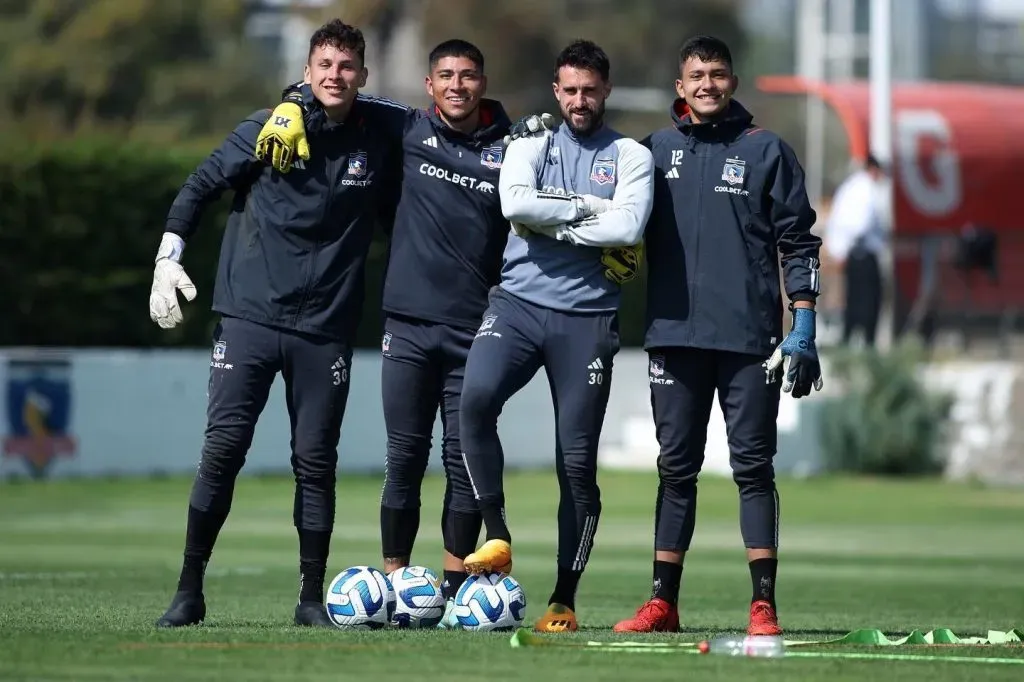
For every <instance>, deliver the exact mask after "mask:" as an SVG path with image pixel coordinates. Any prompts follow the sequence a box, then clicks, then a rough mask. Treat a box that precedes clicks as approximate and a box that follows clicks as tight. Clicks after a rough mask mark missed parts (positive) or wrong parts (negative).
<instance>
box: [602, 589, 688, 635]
mask: <svg viewBox="0 0 1024 682" xmlns="http://www.w3.org/2000/svg"><path fill="white" fill-rule="evenodd" d="M612 630H614V631H615V632H678V631H679V609H678V608H676V605H675V604H669V603H668V602H667V601H665V600H664V599H659V598H657V597H655V598H653V599H651V600H650V601H648V602H647V603H645V604H644V605H643V606H641V607H640V608H639V609H637V611H636V615H635V616H633V617H632V618H629V619H627V620H623V621H619V622H618V623H616V624H615V627H614V628H612Z"/></svg>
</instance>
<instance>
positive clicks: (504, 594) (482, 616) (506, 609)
mask: <svg viewBox="0 0 1024 682" xmlns="http://www.w3.org/2000/svg"><path fill="white" fill-rule="evenodd" d="M525 612H526V594H524V593H523V588H522V587H521V586H520V585H519V582H518V581H516V579H515V578H513V577H512V576H510V575H505V574H504V573H487V574H481V575H471V576H469V577H468V578H467V579H466V582H464V583H462V587H460V588H459V591H458V592H457V593H456V595H455V617H456V618H457V619H458V621H459V624H460V625H462V627H463V628H464V629H466V630H476V631H478V632H487V631H492V630H512V629H514V628H516V627H518V626H519V625H520V624H521V623H522V622H523V617H524V616H525V615H526V614H525Z"/></svg>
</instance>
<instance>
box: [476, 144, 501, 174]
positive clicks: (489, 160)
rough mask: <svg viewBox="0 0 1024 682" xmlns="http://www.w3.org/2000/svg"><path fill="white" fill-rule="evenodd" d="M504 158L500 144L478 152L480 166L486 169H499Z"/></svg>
mask: <svg viewBox="0 0 1024 682" xmlns="http://www.w3.org/2000/svg"><path fill="white" fill-rule="evenodd" d="M504 157H505V152H504V150H503V149H502V146H501V145H500V144H496V145H491V146H490V147H484V150H483V151H482V152H480V165H482V166H486V167H487V168H501V161H502V159H503V158H504Z"/></svg>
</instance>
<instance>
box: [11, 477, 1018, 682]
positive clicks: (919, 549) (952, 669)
mask: <svg viewBox="0 0 1024 682" xmlns="http://www.w3.org/2000/svg"><path fill="white" fill-rule="evenodd" d="M601 483H602V489H603V496H602V497H603V502H604V516H603V519H602V522H601V527H600V529H599V530H598V534H597V545H596V547H595V549H594V552H593V555H592V560H591V564H590V568H589V570H588V572H587V575H586V576H585V577H584V579H583V583H582V585H581V588H580V593H579V597H578V607H579V615H580V617H581V621H582V624H583V626H584V628H585V631H584V632H582V633H580V634H579V635H578V637H583V638H588V639H613V638H617V636H616V635H613V634H612V633H611V632H610V628H611V625H612V624H613V623H615V621H617V620H618V619H620V618H622V617H625V616H628V615H630V614H631V613H632V611H633V610H634V609H635V608H636V606H637V605H638V604H639V603H640V602H641V601H642V600H643V599H644V598H645V597H646V596H647V593H648V591H649V582H650V550H651V547H650V543H651V540H652V524H651V514H652V506H653V504H652V503H653V493H654V486H655V481H654V478H653V476H652V475H643V474H609V473H605V474H603V475H602V478H601ZM189 484H190V481H188V480H185V479H171V480H154V481H131V482H118V481H106V482H52V483H41V484H36V483H23V484H6V485H4V484H0V679H4V680H17V679H32V680H72V679H74V680H129V679H130V680H143V679H146V680H149V679H167V680H218V682H224V681H226V680H235V679H238V680H292V679H294V680H313V679H323V680H339V679H374V678H385V679H391V680H394V679H402V678H408V679H414V680H427V679H439V680H440V679H447V680H452V679H459V678H461V679H482V678H485V677H486V678H487V679H493V680H520V679H522V680H531V681H532V682H540V681H541V680H548V679H549V680H552V681H553V680H570V679H573V680H575V679H580V680H586V682H596V681H598V680H616V681H622V680H634V679H651V680H655V679H666V680H668V679H670V680H680V679H722V680H726V679H729V680H735V679H743V676H744V675H746V676H748V677H749V679H755V677H756V679H757V680H779V681H783V680H785V681H786V682H792V681H794V680H796V681H800V680H822V679H828V680H829V681H830V682H834V681H835V680H847V679H849V680H864V679H879V680H882V679H885V680H918V679H927V680H929V682H943V681H945V680H961V679H971V680H996V679H1005V680H1011V679H1016V680H1019V679H1024V677H1022V676H1024V666H1001V667H1000V666H993V665H965V664H958V663H939V662H936V663H930V662H929V663H920V662H883V661H872V660H867V661H862V660H843V661H834V660H818V659H813V660H812V659H799V658H789V659H782V660H770V661H766V660H750V659H744V660H736V659H724V658H720V657H699V656H685V655H659V654H650V655H644V654H630V655H615V654H605V653H598V652H593V651H574V650H555V651H551V650H534V649H525V650H524V649H517V650H513V649H512V648H510V647H509V645H508V635H507V634H473V633H448V632H436V631H426V632H412V633H410V632H393V631H381V632H370V633H348V632H341V631H321V632H310V631H307V630H300V629H298V628H295V627H293V626H290V625H289V622H290V617H291V611H292V607H293V605H294V598H295V594H296V589H297V586H296V558H295V557H296V544H297V543H296V539H295V535H294V530H293V529H292V528H291V507H292V493H291V483H290V482H289V481H287V480H284V479H269V478H268V479H256V478H245V479H243V480H241V481H240V482H239V485H238V488H237V491H236V496H235V504H234V510H233V513H232V516H231V518H230V519H229V520H228V523H227V526H226V527H225V529H224V532H223V533H222V535H221V542H220V545H219V546H218V548H217V552H216V554H215V556H214V561H213V562H212V563H211V566H210V572H209V576H208V580H207V590H206V594H207V603H208V607H209V608H208V620H207V623H206V625H204V626H202V627H200V628H191V629H188V630H186V631H175V632H165V631H156V630H154V629H153V628H152V626H151V623H152V621H153V620H154V619H155V618H156V617H157V616H158V615H159V614H160V613H161V611H162V610H163V608H164V607H165V606H166V605H167V602H168V600H169V598H170V596H171V593H172V592H173V589H174V583H175V580H176V578H177V570H178V566H179V561H180V555H181V542H182V535H183V522H184V517H185V503H186V499H187V495H188V489H189ZM441 489H442V482H441V481H440V480H439V479H438V478H431V479H429V480H428V482H427V484H426V486H425V490H424V500H425V501H426V502H425V505H424V508H423V520H424V521H423V528H422V529H421V531H420V542H419V545H418V548H417V554H416V556H415V557H414V559H415V560H416V562H417V563H423V564H426V565H429V566H432V567H433V568H435V570H437V569H439V568H440V566H439V562H438V558H439V553H440V542H439V539H438V531H437V520H438V517H439V515H440V514H439V512H440V510H439V500H440V498H441ZM700 490H701V492H700V506H699V510H700V511H699V516H698V521H697V535H696V538H695V541H694V547H693V549H694V551H693V552H692V554H691V556H690V559H689V561H688V563H687V568H686V574H685V576H684V585H683V621H684V630H685V632H684V633H683V634H682V635H675V636H674V637H683V638H688V639H690V640H694V639H697V638H699V637H703V636H706V635H711V634H715V633H722V632H738V631H740V630H741V629H742V628H743V627H744V626H745V621H746V615H747V613H746V612H747V605H748V603H749V593H750V584H749V582H750V581H749V577H748V574H747V572H746V566H745V562H744V558H743V550H742V546H741V543H740V537H739V530H738V526H737V501H736V491H735V487H734V486H733V484H732V483H731V482H730V481H728V480H720V479H707V480H705V481H702V483H701V489H700ZM780 493H781V496H782V511H783V513H782V526H781V533H782V543H783V546H782V552H783V558H782V563H781V568H780V579H779V586H778V599H779V602H780V611H781V618H782V624H783V626H784V627H785V628H786V629H787V635H788V636H790V637H792V638H806V639H811V638H822V637H823V636H838V635H840V634H844V633H846V632H847V631H849V630H852V629H855V628H859V627H878V628H881V629H883V630H885V631H886V632H889V633H906V632H909V631H910V630H912V629H914V628H919V629H922V630H930V629H933V628H937V627H949V628H952V629H953V631H954V632H956V633H957V634H958V635H961V636H968V635H982V634H985V631H986V630H987V629H989V628H992V629H998V630H1009V629H1010V628H1013V627H1018V628H1020V627H1022V626H1024V593H1022V591H1021V584H1022V579H1021V576H1022V575H1024V574H1022V572H1021V566H1022V565H1024V541H1022V532H1024V531H1022V530H1021V529H1022V528H1024V491H1019V490H1017V491H1015V490H1009V489H983V488H978V487H969V486H953V485H948V484H942V483H937V482H933V483H904V482H886V481H872V480H833V479H825V480H808V481H782V482H780ZM379 496H380V481H379V480H378V479H376V478H374V479H367V478H355V479H353V478H349V479H347V480H343V481H342V482H341V484H340V486H339V492H338V497H339V510H338V523H337V531H336V533H335V537H334V543H333V554H332V558H331V571H332V572H338V571H340V570H341V569H343V568H345V567H347V566H349V565H353V564H360V563H370V564H378V563H379V562H378V555H379V551H378V547H379V544H378V522H377V519H378V511H377V503H378V500H379ZM508 499H509V521H510V525H511V529H512V533H513V535H514V538H515V548H516V555H515V575H516V577H517V578H519V580H520V581H521V582H522V584H523V586H524V589H525V591H526V594H527V600H528V607H527V618H530V617H536V616H537V615H539V614H540V612H541V610H542V608H543V605H544V604H545V603H546V601H547V596H548V594H549V592H550V589H551V587H552V583H553V573H554V555H555V552H554V536H555V533H554V526H555V524H554V518H555V508H556V504H557V488H556V485H555V481H554V476H553V475H552V474H548V473H538V474H516V475H511V476H510V477H509V480H508ZM658 637H659V636H657V635H655V636H652V637H651V639H657V638H658ZM660 637H662V638H667V637H669V636H668V635H661V636H660ZM845 650H850V649H849V648H847V649H845ZM856 650H857V651H865V650H867V651H870V650H871V649H865V648H860V649H856ZM884 650H885V651H886V652H890V653H891V652H895V651H899V652H900V653H902V652H904V651H907V650H908V649H905V648H900V649H893V648H886V649H884ZM912 651H915V652H921V653H931V654H943V655H949V654H951V653H953V654H957V655H963V656H1012V657H1022V658H1024V649H1022V648H1021V647H1020V646H1016V647H962V648H951V647H928V648H914V649H912ZM457 676H458V677H457Z"/></svg>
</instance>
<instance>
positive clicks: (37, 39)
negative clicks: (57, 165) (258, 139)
mask: <svg viewBox="0 0 1024 682" xmlns="http://www.w3.org/2000/svg"><path fill="white" fill-rule="evenodd" d="M248 11H249V10H248V9H247V7H246V3H245V2H244V0H217V1H216V2H209V1H204V0H176V1H175V2H166V0H132V1H131V2H126V1H123V0H76V1H75V2H67V1H66V0H7V1H6V2H5V11H3V12H2V13H0V59H2V60H3V63H4V64H5V68H4V69H3V71H0V111H2V112H3V120H4V121H5V125H6V126H7V127H10V126H16V127H17V128H18V131H19V132H20V133H22V134H28V135H30V136H31V135H37V136H52V135H53V134H54V132H55V131H61V132H66V133H73V132H76V131H82V130H85V129H101V130H102V129H111V128H113V129H116V130H118V131H123V130H126V129H128V130H133V131H134V132H136V133H140V132H144V133H146V134H147V135H148V136H150V138H152V137H153V136H156V137H157V139H160V138H163V139H166V140H172V139H175V138H181V137H185V136H188V135H195V134H198V133H205V132H207V131H218V132H222V131H223V130H224V129H225V128H230V127H231V126H233V125H234V124H235V123H237V121H238V120H239V119H240V118H241V117H243V116H244V115H245V114H247V113H249V112H250V111H252V110H253V109H255V108H257V107H259V106H266V105H267V104H268V103H271V102H273V101H276V100H277V98H278V95H279V93H280V84H279V83H276V82H274V81H275V80H276V78H274V77H272V76H271V77H269V78H268V77H265V76H264V75H263V71H264V69H262V68H261V67H262V66H263V65H264V62H261V60H260V59H259V58H258V55H255V54H254V53H253V52H252V51H250V49H249V48H248V47H247V46H246V42H245V30H244V29H245V22H246V19H247V16H248Z"/></svg>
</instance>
